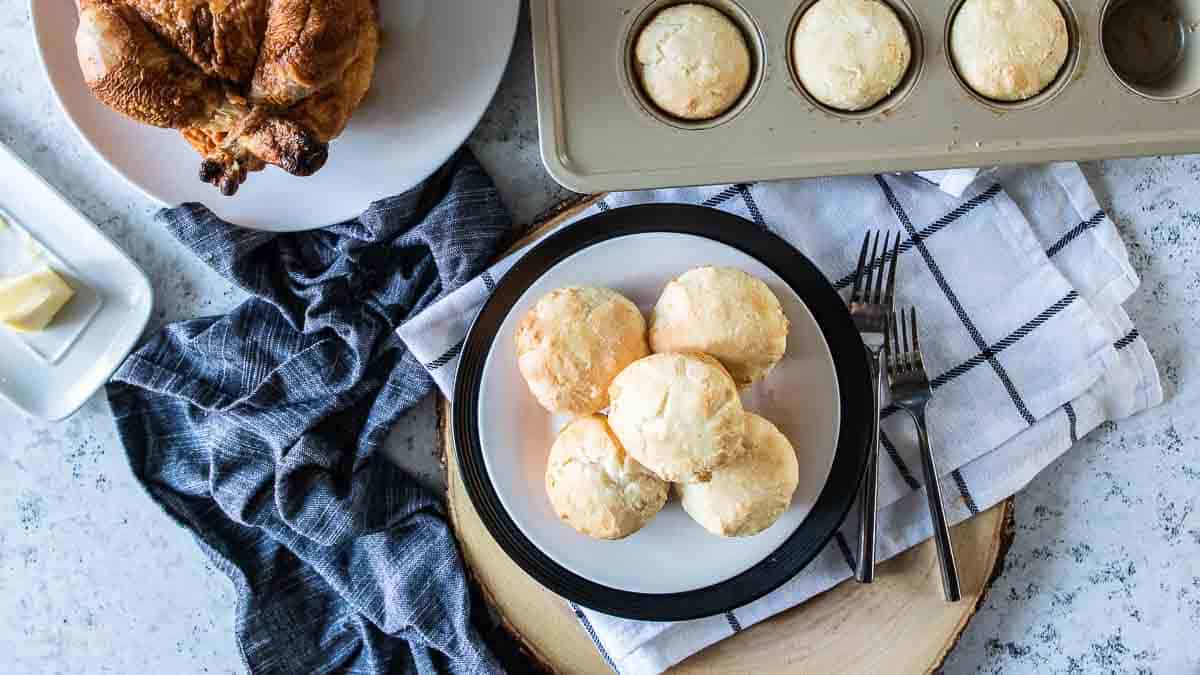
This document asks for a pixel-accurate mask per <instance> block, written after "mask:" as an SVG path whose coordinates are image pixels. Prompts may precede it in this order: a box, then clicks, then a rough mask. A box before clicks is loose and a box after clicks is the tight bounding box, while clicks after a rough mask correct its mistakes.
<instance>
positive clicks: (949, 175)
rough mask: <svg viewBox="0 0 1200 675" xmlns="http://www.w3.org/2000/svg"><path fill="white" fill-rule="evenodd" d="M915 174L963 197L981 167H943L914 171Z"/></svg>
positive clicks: (944, 190) (942, 189)
mask: <svg viewBox="0 0 1200 675" xmlns="http://www.w3.org/2000/svg"><path fill="white" fill-rule="evenodd" d="M913 175H915V176H918V177H920V178H924V179H925V180H927V181H929V182H930V183H933V184H934V185H936V186H938V188H939V189H941V191H942V192H945V193H947V194H950V195H953V196H955V197H961V196H962V193H964V192H966V191H967V188H968V187H970V185H971V183H973V182H975V179H976V178H977V177H978V176H979V169H942V170H939V171H914V172H913Z"/></svg>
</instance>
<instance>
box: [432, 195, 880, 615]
mask: <svg viewBox="0 0 1200 675" xmlns="http://www.w3.org/2000/svg"><path fill="white" fill-rule="evenodd" d="M654 232H670V233H680V234H688V235H694V236H700V237H705V238H708V239H711V240H714V241H717V242H720V243H722V244H725V245H727V246H730V247H733V248H735V249H738V250H740V251H742V252H743V253H746V254H747V255H750V256H751V257H753V258H755V259H757V260H758V261H760V262H761V263H763V264H764V265H766V266H767V267H769V268H770V269H771V270H772V271H773V272H775V273H776V274H777V275H779V277H781V278H782V279H783V280H784V281H785V282H786V283H787V284H788V285H789V286H790V287H791V288H792V290H793V291H795V293H796V294H797V295H798V296H800V298H801V299H802V300H803V301H804V303H805V304H806V305H807V307H808V310H809V311H810V312H811V313H812V315H813V317H814V318H815V319H816V322H817V324H818V325H819V326H820V328H821V331H822V332H823V334H824V337H825V341H826V343H827V344H828V346H829V350H830V353H831V354H832V357H833V362H834V367H835V369H836V373H837V380H838V389H839V395H840V397H841V401H840V411H841V412H840V414H841V421H840V426H839V437H838V441H837V448H836V451H835V455H834V460H833V466H832V468H831V470H830V473H829V478H828V479H827V481H826V483H825V487H824V489H823V490H822V491H821V493H820V496H819V497H818V498H817V501H816V504H815V505H814V506H813V509H812V511H811V512H810V513H809V514H808V516H807V517H806V518H805V519H804V521H803V522H802V523H801V524H800V526H799V527H798V528H797V529H796V530H795V531H794V532H793V533H792V534H791V536H789V537H788V538H787V539H786V540H785V541H784V543H783V544H782V545H781V546H779V547H778V548H777V549H776V550H775V551H774V553H772V554H771V555H769V556H767V557H766V558H764V559H763V560H762V561H761V562H759V563H758V564H756V565H754V566H753V567H751V568H750V569H748V570H746V571H744V572H742V573H740V574H738V575H736V576H734V577H732V578H730V579H727V580H725V581H722V582H720V583H716V584H713V585H711V586H708V587H706V588H701V589H697V590H694V591H687V592H682V593H636V592H630V591H626V590H621V589H616V588H611V587H609V586H605V585H603V584H599V583H596V582H594V581H591V580H589V579H586V578H584V577H581V576H579V575H577V574H575V573H573V572H571V571H570V570H567V569H566V568H564V567H563V566H561V565H559V564H558V563H556V562H554V561H553V560H551V559H550V558H549V557H548V556H547V555H546V554H544V553H543V552H542V551H541V550H539V549H538V548H537V547H536V546H534V545H533V543H532V542H530V540H529V539H528V538H527V537H526V536H525V535H524V534H523V533H522V531H521V529H520V528H519V527H518V526H517V525H516V523H515V522H513V519H512V518H511V517H510V516H509V515H508V513H507V512H506V511H505V509H504V507H503V505H502V503H501V501H500V498H499V496H498V495H497V494H496V491H495V489H494V487H493V485H492V482H491V479H490V478H489V476H488V471H487V465H486V464H485V461H484V457H483V452H482V445H481V441H480V435H479V419H478V404H479V395H480V387H481V382H482V377H483V372H484V364H485V362H486V360H487V358H488V354H489V351H490V350H491V347H492V344H493V342H494V340H496V339H498V338H499V339H506V338H507V337H508V336H499V335H498V332H499V327H500V325H501V324H502V323H503V322H504V320H505V317H506V316H507V315H508V314H509V312H510V311H511V308H512V307H513V305H514V304H515V303H516V302H517V301H518V299H519V298H520V297H521V295H522V294H523V293H524V292H525V290H526V289H528V288H529V286H530V285H531V284H533V283H534V282H535V281H536V280H537V279H538V278H539V277H540V276H541V275H542V274H544V273H545V272H546V271H547V270H549V269H550V268H552V267H554V266H555V265H556V264H558V263H559V262H560V261H562V260H563V259H564V258H566V257H568V256H570V255H572V254H574V253H576V252H578V251H580V250H582V249H585V248H587V247H589V246H592V245H595V244H598V243H600V242H603V241H606V240H608V239H612V238H616V237H622V236H628V235H635V234H645V233H654ZM872 390H873V387H872V384H871V378H870V366H869V363H868V359H867V355H866V350H865V349H864V347H863V343H862V339H861V338H860V336H859V334H858V331H857V330H855V328H854V323H853V321H852V320H851V318H850V314H849V312H848V311H847V309H846V306H845V303H844V301H843V300H842V298H841V296H839V295H838V293H837V291H836V290H835V289H834V288H833V286H832V285H831V284H830V283H829V281H828V280H827V279H826V278H825V277H824V275H822V274H821V272H820V271H819V270H818V269H817V268H816V266H815V265H813V264H812V262H811V261H810V260H808V258H806V257H805V256H804V255H803V254H801V253H800V252H799V251H797V250H796V249H795V248H793V247H792V246H791V245H790V244H788V243H787V242H786V241H784V240H783V239H781V238H780V237H778V236H777V235H775V234H773V233H771V232H769V231H768V230H766V229H763V228H762V227H760V226H758V225H755V224H754V223H751V222H750V221H747V220H745V219H743V218H739V217H737V216H734V215H732V214H729V213H726V212H724V211H718V210H716V209H709V208H705V207H700V206H691V205H683V204H646V205H641V206H630V207H625V208H619V209H613V210H610V211H606V212H604V213H600V214H596V215H594V216H591V217H589V218H586V219H583V220H581V221H579V222H577V223H574V224H572V225H570V226H567V227H565V228H564V229H562V230H560V231H558V232H556V233H554V234H552V235H550V236H548V237H546V238H545V239H544V240H542V241H541V242H539V243H538V244H537V245H536V246H535V247H534V248H533V249H532V250H530V251H528V252H527V253H526V254H525V255H524V256H523V257H522V258H521V259H520V260H519V261H518V262H517V263H516V264H515V265H514V266H513V267H512V269H511V270H510V271H509V272H508V273H507V274H506V275H505V276H504V277H503V278H502V279H501V280H500V282H499V283H498V284H497V286H496V289H495V291H494V292H493V293H492V295H491V297H490V298H489V299H488V300H487V302H485V303H484V306H483V307H482V308H481V309H480V312H479V314H478V316H476V318H475V321H474V322H473V324H472V326H471V330H470V331H469V333H468V334H467V338H466V340H465V342H464V343H463V348H462V352H461V357H460V361H459V365H458V372H457V376H456V381H455V387H454V405H453V406H452V410H453V413H452V414H453V432H454V442H455V446H456V450H457V453H458V455H457V456H458V463H459V466H460V468H461V471H462V474H463V482H464V483H465V485H466V487H467V491H468V493H469V494H470V496H471V501H472V502H473V503H474V505H475V508H476V510H477V511H478V512H479V515H480V517H481V518H482V520H483V522H484V524H485V525H486V526H487V528H488V530H489V531H490V532H491V534H492V536H493V537H495V539H496V541H497V542H498V543H499V544H500V547H501V548H502V549H503V550H504V551H505V552H506V553H507V554H508V555H509V557H511V558H512V559H513V560H514V561H515V562H516V563H517V564H518V565H519V566H520V567H521V568H522V569H524V570H525V571H526V572H527V573H528V574H529V575H530V576H532V577H533V578H534V579H536V580H537V581H538V582H539V583H541V584H542V585H543V586H545V587H546V588H548V589H549V590H551V591H553V592H554V593H556V594H558V595H560V596H562V597H564V598H566V599H568V600H570V601H572V602H576V603H578V604H581V605H583V606H585V607H589V608H592V609H595V610H597V611H600V612H604V613H606V614H610V615H613V616H620V617H625V618H630V619H639V620H645V621H683V620H688V619H696V618H700V617H705V616H712V615H714V614H720V613H722V612H725V611H728V610H731V609H734V608H737V607H741V606H743V605H745V604H747V603H749V602H752V601H754V600H756V599H758V598H760V597H762V596H763V595H766V594H767V593H769V592H771V591H772V590H774V589H776V588H778V587H779V586H782V585H783V584H784V583H786V582H787V581H788V580H789V579H791V578H792V577H794V576H795V575H796V574H797V573H799V572H800V571H801V570H802V569H804V567H805V566H806V565H808V563H809V562H811V561H812V559H813V558H815V557H816V556H817V554H818V553H820V552H821V550H822V549H823V548H824V547H825V546H826V544H828V543H829V541H830V539H832V538H833V535H834V534H835V533H836V532H837V529H838V527H839V526H840V525H841V523H842V521H844V520H845V518H846V515H847V514H848V513H849V511H850V508H851V506H852V505H853V503H854V500H855V499H856V497H857V493H858V488H859V485H860V484H861V482H862V477H863V474H864V472H865V470H866V462H867V455H868V444H869V436H870V428H871V419H870V418H871V411H872V409H873V405H872V395H873V394H872ZM536 487H537V488H540V486H536ZM535 489H536V488H535ZM631 562H636V561H631Z"/></svg>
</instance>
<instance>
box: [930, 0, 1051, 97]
mask: <svg viewBox="0 0 1200 675" xmlns="http://www.w3.org/2000/svg"><path fill="white" fill-rule="evenodd" d="M1068 41H1069V36H1068V33H1067V21H1066V19H1065V18H1064V17H1063V13H1062V10H1061V9H1060V8H1059V6H1058V4H1057V3H1055V2H1054V0H966V2H964V3H963V4H962V6H961V7H960V8H959V10H958V12H957V13H956V14H955V15H954V23H953V24H952V25H951V27H950V54H951V56H952V57H953V59H954V67H955V68H957V69H958V74H959V75H960V76H961V77H962V79H963V81H964V82H966V83H967V86H969V87H971V89H974V90H975V91H976V92H977V93H979V94H980V95H982V96H986V97H987V98H991V99H995V100H997V101H1022V100H1025V99H1027V98H1031V97H1033V96H1036V95H1037V94H1039V93H1041V92H1042V91H1043V90H1045V89H1046V87H1047V86H1049V85H1050V83H1051V82H1053V81H1054V78H1055V77H1057V76H1058V71H1060V70H1062V67H1063V64H1064V63H1066V61H1067V47H1068Z"/></svg>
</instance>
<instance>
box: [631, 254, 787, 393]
mask: <svg viewBox="0 0 1200 675" xmlns="http://www.w3.org/2000/svg"><path fill="white" fill-rule="evenodd" d="M787 334H788V320H787V317H786V316H785V315H784V313H783V307H782V306H781V305H780V303H779V298H777V297H776V296H775V294H774V293H773V292H771V289H770V288H768V287H767V285H766V284H765V283H763V281H762V280H761V279H758V278H756V277H754V276H752V275H750V274H747V273H746V272H743V271H742V270H739V269H735V268H732V267H698V268H695V269H692V270H688V271H687V272H684V273H683V274H681V275H680V276H678V277H676V278H675V279H674V280H672V281H671V282H670V283H668V284H667V286H666V287H665V288H664V289H663V292H662V295H660V296H659V298H658V302H657V304H655V306H654V311H653V312H652V313H651V315H650V349H651V351H654V352H704V353H705V354H709V355H711V356H714V357H716V358H717V360H719V361H720V362H721V364H722V365H723V366H725V369H726V370H727V371H729V374H730V375H731V376H732V377H733V381H734V382H735V383H737V385H738V386H739V387H745V386H747V385H749V384H750V383H752V382H754V381H755V380H758V379H760V378H762V377H763V376H764V375H766V374H767V372H768V371H770V370H771V368H773V367H774V366H775V364H776V363H778V362H779V360H780V359H782V358H783V353H784V351H786V350H787Z"/></svg>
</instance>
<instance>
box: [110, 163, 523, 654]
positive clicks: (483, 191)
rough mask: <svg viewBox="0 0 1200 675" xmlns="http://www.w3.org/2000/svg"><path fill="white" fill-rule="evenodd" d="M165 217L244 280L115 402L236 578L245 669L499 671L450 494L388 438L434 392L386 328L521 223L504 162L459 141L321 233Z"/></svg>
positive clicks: (169, 502) (131, 369) (185, 515)
mask: <svg viewBox="0 0 1200 675" xmlns="http://www.w3.org/2000/svg"><path fill="white" fill-rule="evenodd" d="M158 219H159V221H160V222H161V223H162V224H163V225H164V226H165V227H167V228H168V229H169V230H170V231H171V233H172V234H174V235H175V236H176V237H178V238H179V240H180V241H181V242H182V243H183V244H184V245H186V246H187V247H188V248H189V249H191V251H192V252H193V253H195V254H196V255H197V256H199V257H200V258H201V259H203V260H204V261H205V262H206V263H208V264H209V265H210V266H211V267H212V268H213V269H215V270H216V271H217V272H219V273H220V274H221V275H223V276H224V277H225V278H227V279H229V280H230V281H231V282H233V283H234V284H236V285H237V286H238V287H240V288H241V289H242V290H244V291H245V292H247V293H248V294H249V296H250V297H249V298H248V299H247V300H246V301H245V302H243V303H242V304H241V305H240V306H238V307H237V308H236V309H234V310H233V311H232V312H230V313H229V314H227V315H225V316H215V317H207V318H202V319H192V320H190V321H181V322H179V323H175V324H172V325H170V326H167V327H166V328H165V329H163V330H162V331H161V332H160V333H159V334H158V335H156V336H155V337H153V338H152V339H151V340H150V341H149V342H147V343H146V344H145V345H143V346H142V347H140V348H139V349H138V350H137V351H136V352H134V353H133V354H132V355H131V356H130V357H129V359H128V360H126V361H125V363H124V364H123V365H122V366H121V368H120V370H118V371H117V373H116V375H114V376H113V381H112V382H111V383H110V384H109V386H108V398H109V403H110V405H111V406H112V411H113V416H114V417H115V419H116V423H117V431H118V432H119V433H120V436H121V440H122V441H123V442H124V444H125V449H126V451H127V453H128V455H129V462H130V464H131V466H132V468H133V473H134V475H135V476H137V478H138V480H139V481H141V483H142V485H143V487H145V488H146V491H147V492H148V493H149V494H150V496H151V497H152V498H153V499H154V500H155V501H156V502H158V503H159V504H160V505H161V506H162V507H163V509H164V510H165V511H166V512H167V514H168V515H170V516H171V518H173V519H174V520H175V521H176V522H178V523H179V524H181V525H183V526H184V527H186V528H188V529H189V530H190V531H191V532H192V534H193V535H194V536H195V537H196V541H197V542H198V543H199V544H200V548H201V549H203V551H204V552H205V554H207V555H208V557H209V559H210V560H211V561H212V562H213V564H214V565H215V566H216V567H217V568H218V569H220V570H221V571H222V572H224V573H225V574H226V575H228V576H229V578H230V580H231V581H232V582H233V584H234V587H235V590H236V592H237V609H236V611H237V615H236V618H237V620H236V625H235V629H236V632H237V639H238V646H239V652H240V654H241V657H242V662H243V664H244V665H245V669H246V671H247V672H250V673H254V674H255V675H276V674H278V675H292V674H293V673H333V672H337V673H350V672H353V673H361V674H363V675H374V674H377V673H378V674H382V673H398V672H406V673H408V672H417V673H422V674H429V675H433V674H434V673H444V672H454V673H491V672H496V671H497V670H498V666H497V664H496V662H495V660H494V658H493V657H492V655H491V653H490V652H489V651H488V648H487V647H486V646H485V645H484V643H483V642H482V640H481V639H480V636H479V635H478V633H477V632H476V631H475V630H474V629H473V628H472V627H471V623H470V614H471V602H470V595H469V593H468V589H467V582H466V577H465V576H464V575H463V568H462V564H461V561H460V559H459V557H458V550H457V548H456V547H455V545H454V537H453V535H451V534H450V531H449V529H448V527H447V525H446V522H445V521H444V520H443V519H442V514H441V502H440V501H439V500H438V499H437V497H436V496H435V495H433V494H431V493H429V492H428V491H426V490H424V489H422V488H421V487H420V486H419V485H417V483H415V482H414V481H413V480H412V479H411V478H410V477H408V476H406V475H405V474H404V472H402V471H401V470H400V469H398V468H396V467H395V466H393V465H392V464H391V463H390V462H388V461H387V460H386V459H385V458H384V456H383V454H382V453H380V452H379V451H380V449H381V446H382V445H383V442H384V439H385V438H386V437H387V434H388V431H389V430H390V429H391V428H392V425H393V424H395V422H396V420H397V419H398V418H399V417H400V416H401V415H402V414H404V412H405V411H406V410H408V409H409V408H411V407H412V406H414V405H416V403H417V402H418V401H420V400H421V399H422V398H423V397H425V396H426V395H427V394H428V393H429V392H430V391H432V390H433V383H432V382H431V381H430V379H429V376H428V375H427V374H426V372H425V370H424V368H422V367H421V365H420V364H418V363H417V362H416V361H415V360H414V359H413V357H412V355H411V354H409V353H408V352H407V351H405V350H404V349H403V348H402V347H401V345H400V344H399V342H398V341H397V340H396V339H395V337H394V335H393V334H392V330H393V329H394V328H395V327H396V325H397V324H399V323H400V322H401V321H402V320H404V318H405V317H407V316H409V315H410V314H412V313H415V312H418V311H420V310H421V309H423V308H424V307H425V306H426V305H428V304H430V303H432V302H433V301H434V300H436V299H437V298H438V297H440V296H441V295H443V294H445V293H448V292H450V291H451V290H453V289H455V288H457V287H458V286H459V285H461V284H463V283H466V282H467V281H469V280H470V279H471V278H473V277H475V276H476V275H477V274H479V272H480V271H481V270H483V269H484V267H485V266H486V265H487V262H488V261H490V260H491V259H492V258H493V256H494V255H495V253H496V251H497V250H498V249H499V248H500V247H501V246H503V240H504V239H505V238H506V237H507V236H508V235H509V233H510V230H509V225H510V223H509V218H508V214H507V212H505V210H504V207H503V206H502V205H501V204H500V199H499V196H498V195H497V194H496V189H495V187H494V186H493V185H492V181H491V179H490V178H488V176H487V174H485V173H484V172H483V169H481V168H480V166H479V164H478V163H476V162H475V159H474V158H473V157H471V156H470V154H469V153H466V152H463V153H460V154H459V155H457V156H456V157H454V158H452V159H451V160H450V162H449V163H448V164H447V166H446V167H445V168H444V169H443V170H441V171H439V172H438V173H436V174H435V175H434V176H433V177H431V178H430V179H429V180H428V181H426V182H425V183H423V184H422V185H420V186H418V187H416V188H414V189H412V190H410V191H409V192H406V193H404V194H402V195H398V196H395V197H391V198H389V199H384V200H381V201H379V202H376V203H374V204H372V205H371V207H370V208H368V209H367V211H366V212H365V213H363V214H362V216H360V217H359V218H357V219H354V220H350V221H347V222H344V223H339V224H337V225H333V226H331V227H328V228H325V229H323V230H317V231H313V232H300V233H295V234H274V233H270V232H254V231H251V230H244V229H242V228H239V227H236V226H234V225H231V224H229V223H225V222H222V221H221V220H218V219H217V217H216V216H214V215H213V214H212V213H211V212H210V211H209V210H208V209H205V208H204V207H203V206H200V205H198V204H185V205H183V206H180V207H178V208H175V209H170V210H164V211H162V212H160V213H159V216H158Z"/></svg>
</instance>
